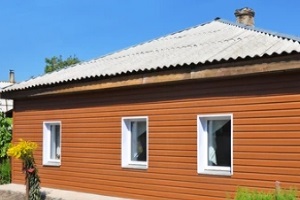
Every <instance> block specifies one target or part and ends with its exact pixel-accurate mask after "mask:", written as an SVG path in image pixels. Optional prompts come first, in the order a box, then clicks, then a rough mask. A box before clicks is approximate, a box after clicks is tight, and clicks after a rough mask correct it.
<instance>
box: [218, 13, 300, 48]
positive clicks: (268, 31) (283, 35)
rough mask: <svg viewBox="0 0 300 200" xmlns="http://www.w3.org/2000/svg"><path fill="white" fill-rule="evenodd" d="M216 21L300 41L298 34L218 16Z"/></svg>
mask: <svg viewBox="0 0 300 200" xmlns="http://www.w3.org/2000/svg"><path fill="white" fill-rule="evenodd" d="M215 21H219V22H221V23H224V24H229V25H232V26H236V27H239V28H244V29H247V30H252V31H256V32H260V33H266V34H269V35H273V36H276V37H280V38H282V39H288V40H293V41H294V42H299V43H300V37H298V36H293V35H289V34H284V33H278V32H275V31H271V30H267V29H262V28H258V27H255V26H247V25H244V24H241V23H237V22H231V21H228V20H225V19H221V18H216V19H215Z"/></svg>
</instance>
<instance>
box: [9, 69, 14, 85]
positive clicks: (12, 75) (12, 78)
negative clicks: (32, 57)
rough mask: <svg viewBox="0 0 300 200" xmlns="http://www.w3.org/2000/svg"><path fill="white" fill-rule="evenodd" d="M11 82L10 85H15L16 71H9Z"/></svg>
mask: <svg viewBox="0 0 300 200" xmlns="http://www.w3.org/2000/svg"><path fill="white" fill-rule="evenodd" d="M9 82H10V83H15V82H16V81H15V72H14V70H9Z"/></svg>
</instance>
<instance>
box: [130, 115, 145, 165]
mask: <svg viewBox="0 0 300 200" xmlns="http://www.w3.org/2000/svg"><path fill="white" fill-rule="evenodd" d="M146 134H147V129H146V121H132V122H131V160H132V161H146V160H147V146H146V145H147V141H146V140H147V137H146Z"/></svg>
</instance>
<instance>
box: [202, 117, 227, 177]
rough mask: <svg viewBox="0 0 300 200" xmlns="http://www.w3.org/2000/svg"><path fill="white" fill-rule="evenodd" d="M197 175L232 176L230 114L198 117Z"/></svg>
mask: <svg viewBox="0 0 300 200" xmlns="http://www.w3.org/2000/svg"><path fill="white" fill-rule="evenodd" d="M197 121H198V173H202V174H216V175H232V172H233V164H232V154H233V153H232V127H233V126H232V124H233V122H232V114H220V115H198V117H197Z"/></svg>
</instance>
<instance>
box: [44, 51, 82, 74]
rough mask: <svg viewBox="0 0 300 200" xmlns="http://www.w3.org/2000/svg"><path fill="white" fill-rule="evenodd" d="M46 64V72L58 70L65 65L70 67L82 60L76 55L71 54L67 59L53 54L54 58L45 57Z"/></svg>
mask: <svg viewBox="0 0 300 200" xmlns="http://www.w3.org/2000/svg"><path fill="white" fill-rule="evenodd" d="M45 62H46V66H45V73H49V72H52V71H56V70H59V69H62V68H64V67H68V66H71V65H75V64H77V63H79V62H80V60H79V59H78V58H77V57H76V56H75V55H74V56H69V57H68V58H67V59H65V60H64V59H63V57H62V56H61V55H60V56H58V57H57V56H53V57H52V58H45Z"/></svg>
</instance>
